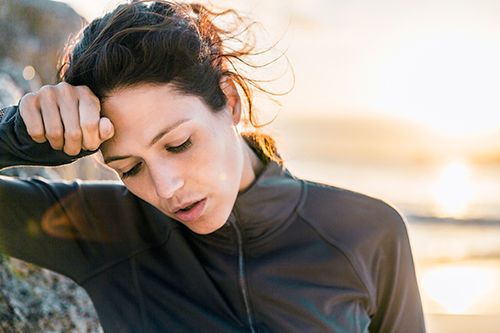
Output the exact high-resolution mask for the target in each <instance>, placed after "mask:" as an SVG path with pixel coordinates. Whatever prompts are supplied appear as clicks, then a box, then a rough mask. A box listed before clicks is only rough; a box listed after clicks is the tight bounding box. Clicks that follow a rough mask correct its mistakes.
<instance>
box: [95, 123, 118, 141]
mask: <svg viewBox="0 0 500 333" xmlns="http://www.w3.org/2000/svg"><path fill="white" fill-rule="evenodd" d="M114 134H115V127H114V126H113V124H112V123H111V120H109V118H106V117H102V118H101V119H99V137H100V139H101V142H104V141H106V140H109V139H111V138H112V137H113V135H114Z"/></svg>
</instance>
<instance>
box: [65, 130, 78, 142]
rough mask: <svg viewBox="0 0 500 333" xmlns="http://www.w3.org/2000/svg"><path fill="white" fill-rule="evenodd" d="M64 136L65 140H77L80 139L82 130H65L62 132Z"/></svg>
mask: <svg viewBox="0 0 500 333" xmlns="http://www.w3.org/2000/svg"><path fill="white" fill-rule="evenodd" d="M64 138H65V139H66V140H71V141H78V140H81V139H82V132H81V131H79V130H72V131H67V132H66V133H64Z"/></svg>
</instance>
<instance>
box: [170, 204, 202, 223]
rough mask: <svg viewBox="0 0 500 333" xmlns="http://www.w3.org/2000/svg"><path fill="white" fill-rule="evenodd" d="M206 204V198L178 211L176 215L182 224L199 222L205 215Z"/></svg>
mask: <svg viewBox="0 0 500 333" xmlns="http://www.w3.org/2000/svg"><path fill="white" fill-rule="evenodd" d="M206 202H207V199H206V198H205V199H202V200H199V201H196V202H193V203H192V204H189V205H188V206H186V207H184V208H181V209H178V210H177V211H176V212H175V213H174V215H175V217H176V218H177V219H178V220H179V221H181V222H186V223H187V222H192V221H194V220H197V219H198V218H199V217H200V216H201V215H202V214H203V212H204V210H205V204H206Z"/></svg>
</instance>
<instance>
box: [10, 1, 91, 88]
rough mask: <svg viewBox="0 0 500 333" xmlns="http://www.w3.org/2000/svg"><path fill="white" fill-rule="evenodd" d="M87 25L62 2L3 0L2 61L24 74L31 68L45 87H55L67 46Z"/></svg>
mask: <svg viewBox="0 0 500 333" xmlns="http://www.w3.org/2000/svg"><path fill="white" fill-rule="evenodd" d="M84 24H85V20H84V19H83V18H82V17H80V16H79V15H78V14H77V13H76V12H75V11H74V10H73V9H72V8H71V7H69V6H68V5H66V4H64V3H61V2H56V1H48V0H0V40H1V41H2V47H1V48H0V58H8V59H12V60H15V61H16V63H18V64H19V65H20V66H22V68H23V70H24V69H25V68H26V67H27V66H32V67H33V68H34V69H35V74H38V75H39V77H40V80H41V83H42V84H53V83H55V82H56V81H57V61H58V57H59V56H60V55H61V52H62V50H63V48H64V45H65V43H66V42H67V41H68V39H69V36H70V34H76V33H78V31H79V30H80V29H81V28H82V27H83V26H84ZM21 73H22V72H21ZM25 74H27V75H28V76H31V73H25Z"/></svg>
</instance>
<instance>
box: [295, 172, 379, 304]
mask: <svg viewBox="0 0 500 333" xmlns="http://www.w3.org/2000/svg"><path fill="white" fill-rule="evenodd" d="M307 189H308V184H307V182H304V192H305V193H304V196H305V197H307ZM306 201H307V198H304V202H303V205H305V202H306ZM303 205H301V207H300V208H299V209H298V212H297V214H298V215H299V216H300V217H301V218H302V220H304V221H305V222H306V223H307V224H308V225H309V226H310V227H311V228H312V229H314V231H315V232H316V233H317V234H318V236H319V237H321V238H322V239H324V240H325V241H326V242H327V243H328V244H330V245H331V246H333V247H335V248H337V249H339V250H340V252H341V253H342V254H343V255H344V256H345V257H346V259H347V260H348V261H349V263H350V264H351V267H352V268H353V270H354V271H355V272H356V276H357V278H358V279H359V281H360V282H361V284H362V285H363V287H364V288H365V291H366V293H367V294H368V295H369V297H370V303H371V304H370V305H371V306H372V307H373V310H375V309H376V298H375V295H373V293H372V292H371V291H370V289H369V288H368V286H367V283H366V282H365V281H364V279H363V278H362V274H361V273H360V271H361V268H359V267H358V265H357V264H356V260H355V259H354V257H355V256H354V255H353V254H352V253H351V251H349V250H347V249H346V248H345V246H344V245H343V244H342V242H340V241H337V240H336V239H331V238H332V237H330V236H328V235H323V234H322V233H321V232H320V230H318V228H317V227H316V226H315V225H314V223H313V222H311V221H310V220H309V219H308V218H307V217H306V216H304V214H303V213H302V208H303Z"/></svg>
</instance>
